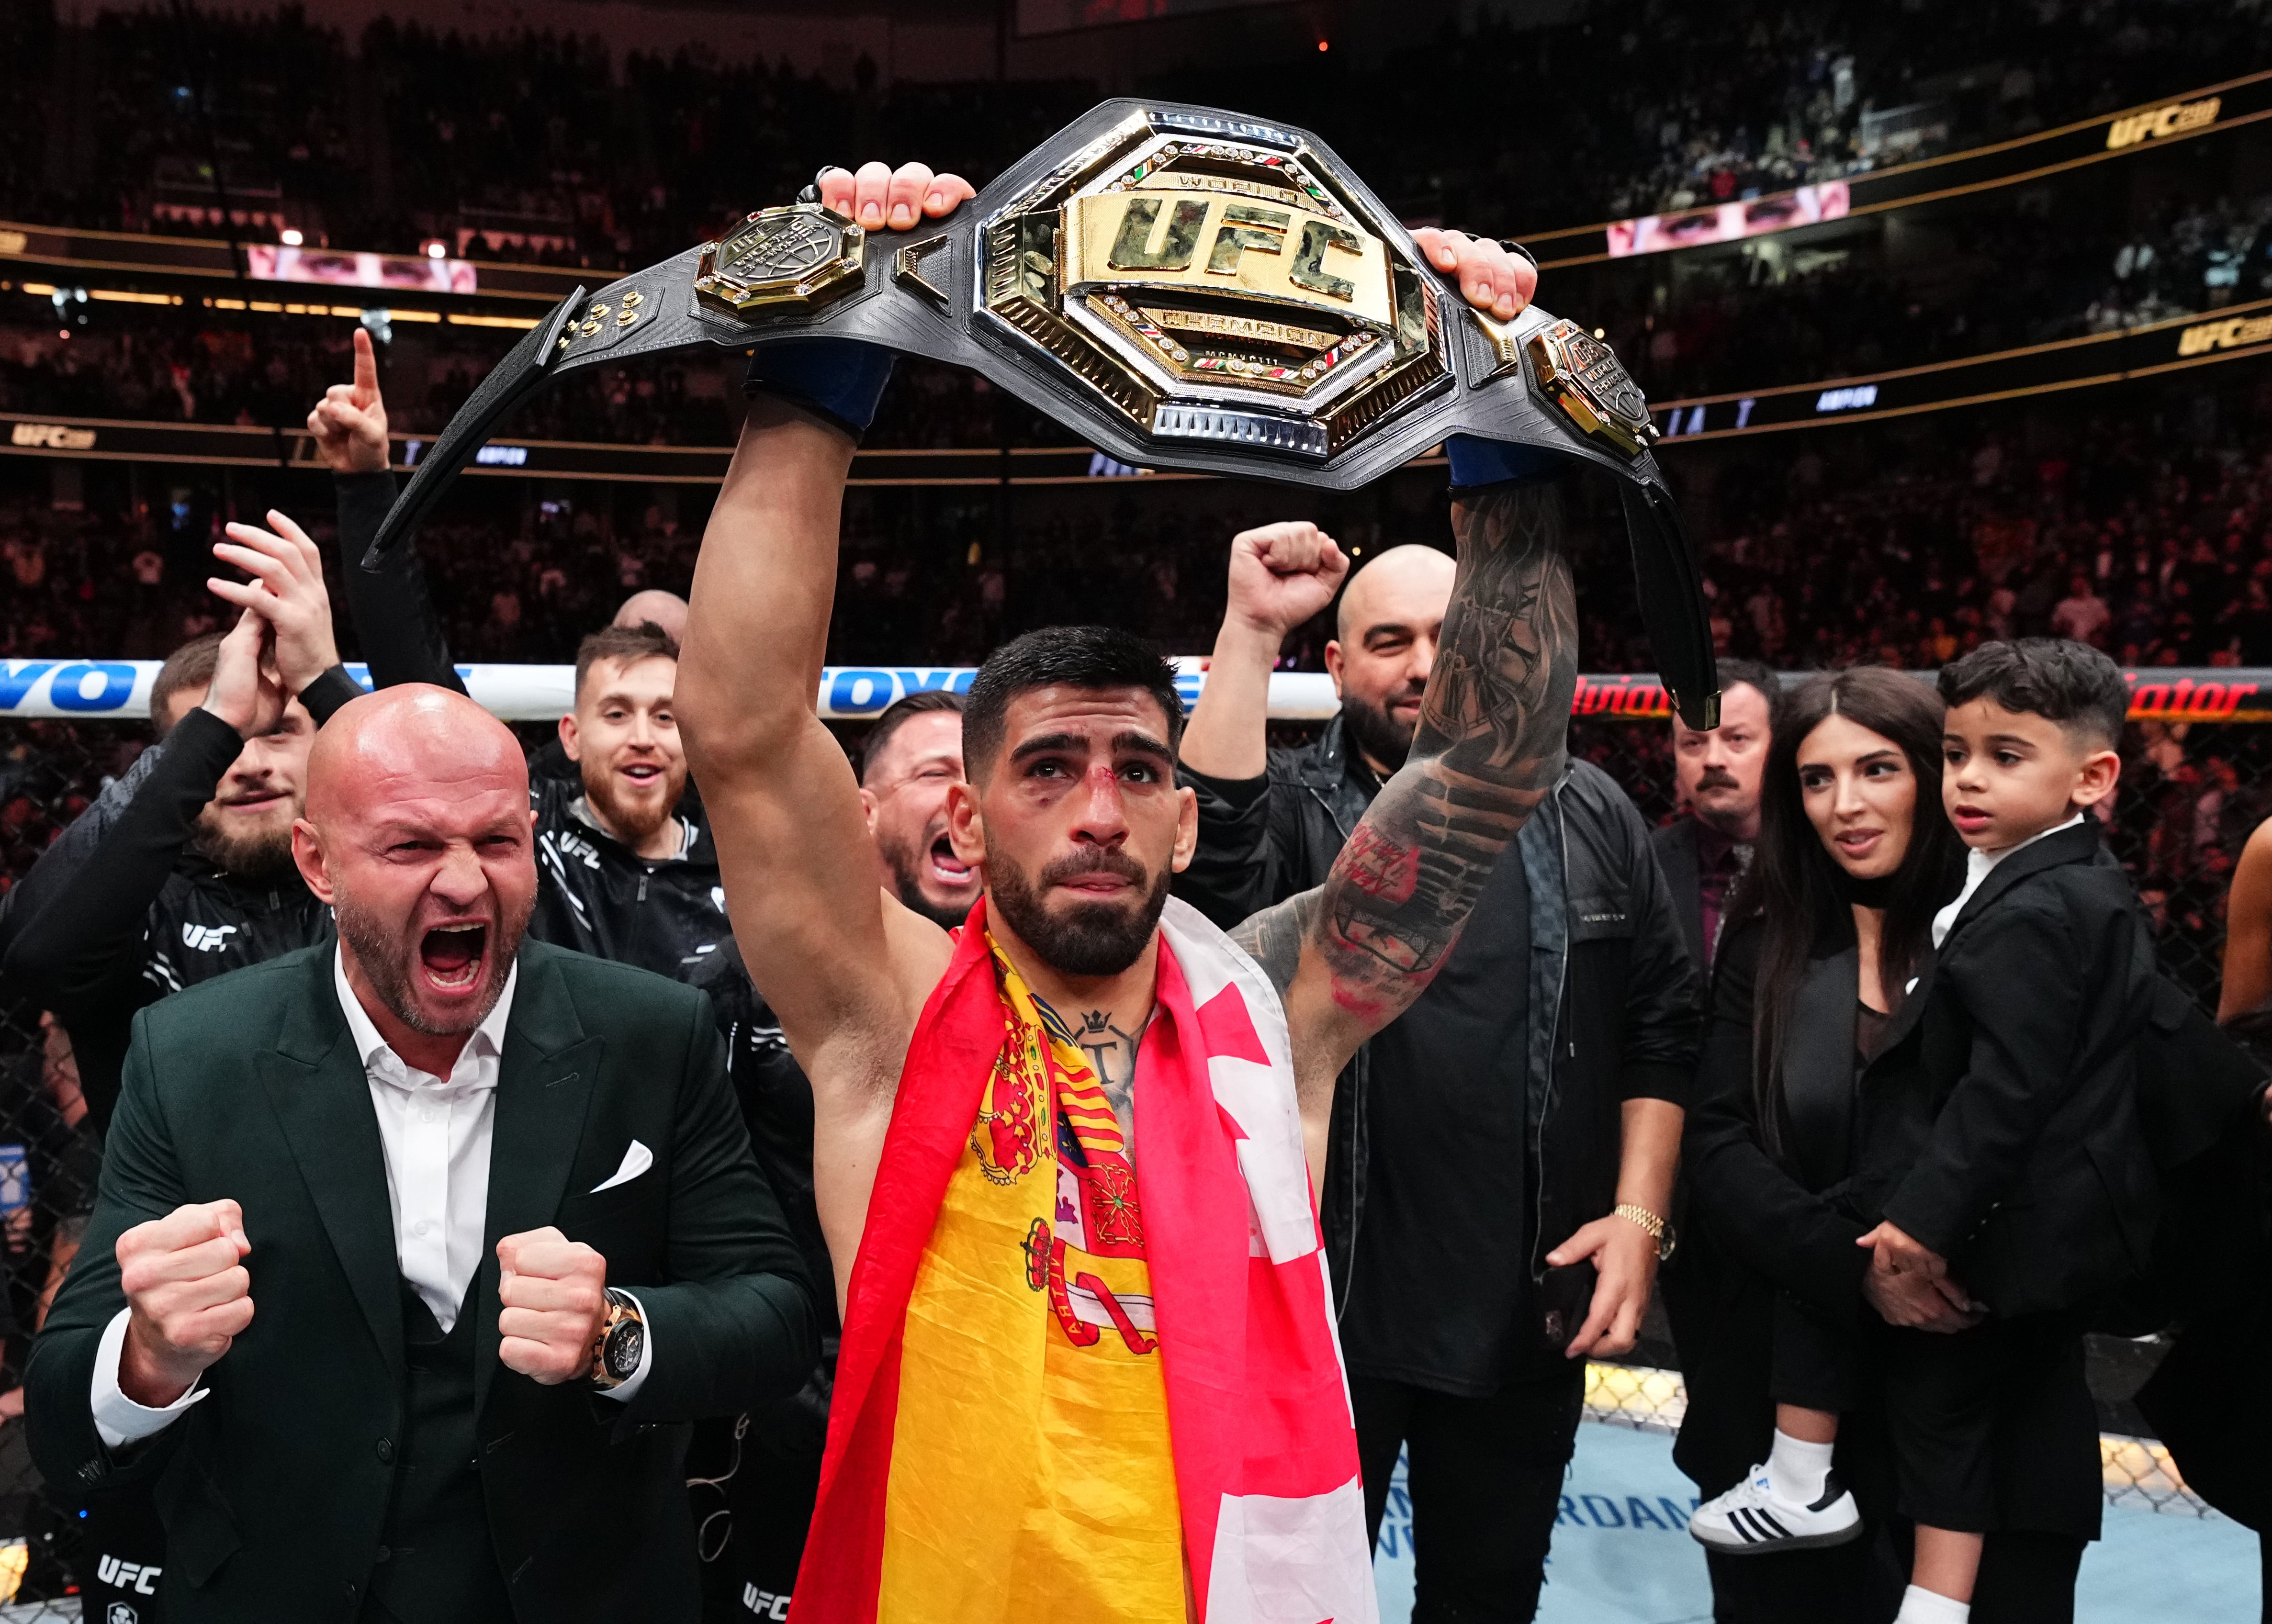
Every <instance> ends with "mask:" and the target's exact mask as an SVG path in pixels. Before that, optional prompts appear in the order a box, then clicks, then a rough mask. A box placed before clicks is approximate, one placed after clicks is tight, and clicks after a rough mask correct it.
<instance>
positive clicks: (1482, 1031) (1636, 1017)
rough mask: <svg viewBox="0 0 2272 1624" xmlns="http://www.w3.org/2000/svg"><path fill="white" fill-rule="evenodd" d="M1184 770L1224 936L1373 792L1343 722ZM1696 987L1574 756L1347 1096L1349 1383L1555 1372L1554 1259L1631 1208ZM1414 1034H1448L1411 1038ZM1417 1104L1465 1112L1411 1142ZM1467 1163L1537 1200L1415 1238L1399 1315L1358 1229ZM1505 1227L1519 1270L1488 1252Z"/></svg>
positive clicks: (1615, 803) (1587, 772) (1647, 867)
mask: <svg viewBox="0 0 2272 1624" xmlns="http://www.w3.org/2000/svg"><path fill="white" fill-rule="evenodd" d="M1183 780H1184V781H1185V783H1187V784H1189V785H1190V786H1192V788H1193V789H1194V790H1195V791H1196V792H1197V793H1198V796H1199V813H1200V849H1199V854H1198V856H1197V857H1195V858H1194V860H1193V861H1192V865H1191V867H1190V868H1187V869H1186V870H1185V872H1184V873H1183V874H1182V875H1178V876H1177V881H1176V891H1177V895H1179V896H1181V897H1183V898H1185V899H1186V900H1188V901H1190V902H1192V904H1193V905H1196V906H1198V907H1199V908H1200V910H1201V911H1202V912H1204V913H1207V915H1208V916H1209V917H1210V918H1212V919H1214V920H1215V921H1216V922H1217V923H1218V924H1222V925H1224V926H1226V927H1228V926H1230V925H1235V924H1237V922H1238V921H1239V920H1242V919H1244V918H1245V917H1247V916H1248V915H1250V914H1252V913H1254V912H1256V911H1257V910H1259V909H1261V908H1264V907H1267V906H1270V905H1274V904H1275V903H1278V902H1281V901H1283V900H1284V899H1285V898H1288V897H1290V896H1293V895H1295V894H1296V893H1297V892H1300V891H1303V890H1308V889H1310V888H1311V887H1312V886H1315V885H1319V884H1321V883H1323V882H1324V881H1325V879H1326V877H1327V874H1328V873H1329V872H1330V870H1331V868H1332V866H1333V861H1334V857H1335V856H1336V855H1338V853H1340V850H1341V846H1342V842H1343V840H1345V839H1346V838H1347V837H1348V832H1349V831H1352V830H1354V829H1355V828H1356V823H1357V821H1358V820H1359V819H1360V818H1361V817H1362V816H1364V809H1365V808H1366V807H1367V806H1368V805H1369V804H1370V803H1371V797H1372V795H1373V794H1374V793H1377V791H1378V783H1377V781H1376V780H1374V779H1373V778H1372V777H1371V773H1370V772H1369V771H1367V770H1366V769H1365V768H1364V764H1362V762H1360V761H1357V760H1356V758H1355V757H1354V756H1353V755H1352V754H1350V753H1349V750H1348V747H1347V744H1346V740H1345V735H1344V733H1343V730H1342V726H1341V724H1340V722H1339V721H1338V720H1336V721H1335V722H1334V723H1333V724H1332V725H1330V726H1328V727H1327V729H1326V731H1325V733H1324V734H1323V735H1322V736H1321V737H1320V738H1319V741H1317V743H1315V744H1313V745H1312V746H1310V747H1308V748H1307V749H1298V750H1274V751H1273V752H1272V753H1271V761H1270V766H1269V770H1268V771H1267V774H1266V776H1265V777H1264V778H1258V779H1247V780H1244V781H1239V780H1225V779H1214V778H1205V777H1202V776H1201V775H1200V774H1197V773H1193V772H1191V771H1188V770H1185V772H1184V774H1183ZM1508 910H1513V911H1514V913H1513V915H1512V916H1506V915H1507V912H1508ZM1463 957H1464V959H1465V965H1466V967H1465V968H1464V969H1463V968H1461V965H1462V960H1463ZM1507 977H1519V978H1520V980H1519V981H1516V982H1514V983H1513V984H1512V985H1510V984H1508V983H1507V982H1506V980H1505V979H1504V978H1507ZM1694 978H1695V972H1694V971H1693V969H1692V968H1691V966H1690V965H1689V960H1688V950H1687V945H1686V942H1685V937H1684V935H1683V932H1682V930H1681V927H1680V922H1679V920H1678V918H1677V917H1676V915H1675V912H1674V909H1673V905H1672V899H1671V895H1670V891H1669V890H1667V888H1666V886H1665V883H1664V878H1663V874H1662V872H1661V871H1660V870H1659V868H1658V867H1657V862H1656V859H1655V853H1653V851H1652V850H1651V848H1650V845H1649V838H1648V829H1647V827H1646V826H1645V825H1644V824H1643V823H1642V821H1641V817H1640V813H1639V812H1638V811H1637V810H1636V809H1635V808H1634V807H1633V802H1632V801H1630V800H1628V799H1627V798H1626V794H1625V793H1624V792H1623V791H1622V790H1620V789H1619V788H1618V786H1617V784H1616V783H1615V782H1614V781H1613V780H1612V779H1611V778H1610V777H1609V776H1608V775H1607V774H1606V773H1603V771H1601V770H1600V769H1598V768H1596V767H1594V766H1592V765H1590V764H1587V763H1583V762H1579V763H1573V764H1572V765H1571V767H1570V769H1569V770H1568V771H1566V773H1565V774H1564V775H1563V778H1562V779H1561V781H1560V782H1559V783H1558V785H1557V786H1555V789H1554V791H1553V793H1551V794H1550V795H1549V796H1548V797H1547V798H1546V800H1545V801H1543V802H1542V803H1541V804H1540V807H1539V808H1538V811H1537V812H1536V814H1534V815H1533V816H1532V817H1531V818H1530V820H1529V822H1528V823H1526V824H1525V825H1524V827H1523V831H1522V833H1521V836H1520V837H1518V838H1517V840H1516V842H1515V845H1514V846H1513V848H1511V849H1510V850H1509V851H1508V853H1506V857H1505V858H1504V859H1502V860H1501V862H1500V864H1499V867H1498V870H1496V871H1495V872H1494V874H1493V875H1492V877H1491V881H1490V882H1489V883H1488V885H1487V888H1486V890H1485V893H1484V898H1483V899H1482V900H1481V901H1480V902H1479V903H1478V905H1477V911H1476V917H1475V918H1474V919H1472V920H1470V922H1469V927H1468V929H1467V931H1466V933H1464V934H1463V935H1462V937H1461V949H1460V952H1459V953H1457V954H1454V957H1453V961H1452V963H1451V964H1450V965H1447V966H1446V971H1445V973H1444V974H1443V975H1442V976H1439V978H1438V980H1437V983H1436V984H1435V985H1433V986H1431V988H1430V989H1429V991H1428V992H1427V993H1424V994H1423V995H1422V996H1421V999H1420V1001H1419V1002H1417V1003H1416V1004H1415V1005H1414V1006H1413V1008H1412V1009H1410V1010H1409V1011H1408V1012H1407V1013H1406V1014H1405V1015H1404V1016H1403V1017H1401V1020H1400V1021H1399V1023H1398V1024H1397V1025H1396V1026H1393V1027H1391V1028H1390V1029H1389V1031H1388V1032H1385V1033H1384V1034H1382V1036H1381V1037H1380V1038H1378V1039H1374V1041H1373V1042H1372V1043H1371V1044H1370V1045H1368V1046H1367V1047H1366V1048H1365V1049H1364V1050H1362V1051H1360V1052H1359V1054H1358V1055H1357V1057H1356V1059H1355V1060H1354V1061H1352V1062H1350V1064H1349V1068H1348V1069H1347V1070H1345V1071H1344V1072H1343V1073H1342V1078H1341V1084H1340V1086H1339V1087H1338V1089H1337V1090H1336V1091H1335V1093H1334V1124H1333V1133H1332V1141H1331V1148H1330V1149H1329V1151H1328V1153H1327V1171H1326V1196H1325V1212H1324V1214H1323V1221H1324V1225H1325V1231H1326V1240H1327V1250H1328V1254H1329V1256H1330V1257H1331V1260H1332V1263H1333V1265H1334V1285H1335V1289H1336V1292H1337V1293H1338V1294H1339V1296H1340V1297H1341V1300H1342V1312H1343V1315H1344V1317H1343V1321H1342V1325H1343V1332H1344V1337H1345V1340H1346V1341H1347V1343H1348V1345H1349V1364H1350V1368H1351V1369H1352V1371H1356V1372H1358V1373H1359V1374H1370V1375H1375V1376H1379V1377H1383V1378H1386V1379H1390V1380H1401V1381H1408V1382H1414V1383H1415V1384H1416V1385H1423V1386H1427V1387H1431V1388H1434V1389H1440V1390H1445V1391H1451V1392H1457V1393H1468V1394H1477V1393H1487V1392H1489V1391H1491V1390H1493V1389H1495V1388H1496V1387H1497V1385H1498V1383H1499V1382H1504V1381H1506V1380H1511V1379H1518V1378H1520V1377H1521V1376H1524V1375H1528V1374H1536V1373H1537V1371H1538V1370H1539V1369H1540V1368H1542V1367H1546V1366H1548V1365H1551V1364H1558V1358H1559V1356H1558V1354H1554V1353H1551V1352H1546V1351H1544V1342H1543V1338H1542V1337H1539V1336H1536V1335H1533V1334H1531V1332H1532V1330H1533V1329H1534V1328H1533V1327H1532V1326H1531V1324H1530V1319H1531V1317H1532V1310H1533V1308H1534V1307H1536V1295H1535V1292H1534V1290H1533V1287H1534V1285H1535V1283H1536V1281H1537V1279H1538V1278H1539V1277H1540V1275H1541V1274H1542V1273H1543V1269H1544V1263H1543V1254H1544V1253H1545V1252H1547V1251H1549V1250H1551V1249H1552V1248H1554V1247H1555V1246H1558V1245H1559V1244H1560V1243H1561V1242H1562V1241H1563V1240H1566V1239H1567V1238H1568V1237H1569V1235H1570V1234H1571V1233H1573V1232H1574V1231H1576V1230H1577V1229H1579V1228H1580V1227H1581V1226H1582V1225H1585V1224H1587V1223H1589V1222H1591V1221H1592V1220H1594V1219H1596V1218H1602V1217H1603V1216H1605V1215H1606V1214H1607V1213H1608V1212H1609V1211H1610V1210H1611V1207H1613V1206H1614V1205H1615V1204H1616V1201H1617V1179H1618V1161H1619V1158H1620V1154H1621V1151H1622V1147H1623V1131H1622V1129H1623V1124H1622V1120H1621V1107H1622V1106H1623V1104H1624V1102H1625V1101H1626V1100H1627V1099H1668V1100H1671V1101H1673V1102H1675V1103H1682V1102H1685V1099H1686V1096H1687V1089H1688V1081H1689V1076H1690V1072H1691V1069H1692V1068H1693V1063H1694V1059H1695V1052H1696V1043H1697V1030H1698V1026H1699V1004H1700V1000H1699V999H1698V997H1697V995H1696V993H1695V990H1694ZM1495 987H1503V988H1504V991H1503V992H1494V990H1493V989H1494V988H1495ZM1494 1009H1497V1010H1498V1016H1497V1017H1494V1016H1493V1013H1492V1011H1493V1010H1494ZM1414 1023H1422V1024H1427V1025H1429V1026H1431V1027H1437V1028H1439V1029H1440V1030H1439V1031H1436V1032H1431V1033H1429V1034H1426V1041H1425V1042H1424V1043H1404V1042H1401V1041H1400V1032H1399V1029H1400V1028H1403V1027H1407V1026H1409V1025H1410V1024H1414ZM1448 1050H1458V1051H1460V1052H1461V1054H1464V1055H1466V1056H1467V1058H1466V1059H1464V1060H1463V1061H1462V1062H1460V1063H1459V1065H1458V1068H1457V1069H1458V1070H1459V1071H1460V1072H1461V1076H1457V1077H1453V1078H1447V1077H1446V1076H1401V1075H1400V1076H1391V1075H1389V1074H1388V1073H1387V1072H1386V1071H1385V1070H1384V1069H1383V1065H1384V1057H1386V1056H1389V1055H1396V1054H1407V1053H1409V1054H1419V1053H1422V1052H1424V1051H1432V1052H1439V1053H1442V1052H1447V1051H1448ZM1447 1085H1451V1088H1452V1091H1456V1093H1457V1094H1458V1095H1459V1098H1457V1099H1454V1098H1453V1097H1452V1091H1447ZM1494 1100H1496V1101H1498V1102H1500V1103H1499V1105H1498V1107H1497V1108H1493V1106H1491V1102H1492V1101H1494ZM1416 1101H1417V1102H1428V1103H1426V1104H1424V1105H1422V1106H1420V1107H1419V1108H1420V1109H1422V1110H1430V1109H1431V1106H1432V1112H1431V1114H1435V1115H1439V1116H1446V1113H1448V1114H1449V1115H1448V1116H1446V1120H1445V1121H1442V1122H1439V1123H1438V1124H1437V1127H1438V1128H1439V1129H1441V1130H1442V1131H1441V1132H1439V1133H1435V1134H1433V1135H1431V1134H1430V1133H1428V1132H1427V1131H1426V1130H1425V1129H1421V1131H1418V1132H1414V1131H1410V1130H1412V1129H1414V1128H1415V1127H1416V1126H1417V1125H1416V1124H1415V1123H1413V1122H1412V1121H1411V1118H1412V1117H1413V1116H1414V1115H1415V1114H1416V1112H1415V1110H1414V1108H1413V1105H1412V1102H1416ZM1400 1107H1401V1108H1400ZM1388 1112H1397V1113H1398V1120H1397V1121H1395V1122H1394V1123H1393V1124H1390V1123H1386V1121H1384V1120H1383V1118H1382V1114H1384V1113H1388ZM1377 1124H1378V1125H1379V1132H1377V1131H1376V1126H1377ZM1376 1137H1388V1138H1394V1140H1396V1141H1397V1142H1398V1143H1399V1144H1411V1145H1414V1146H1424V1145H1425V1144H1428V1143H1429V1141H1430V1139H1431V1138H1432V1139H1433V1140H1434V1141H1435V1142H1436V1144H1437V1147H1438V1148H1437V1149H1436V1150H1435V1151H1423V1152H1421V1153H1422V1154H1423V1155H1424V1157H1425V1158H1426V1165H1424V1166H1412V1167H1406V1166H1386V1165H1382V1164H1381V1162H1380V1160H1379V1157H1378V1153H1377V1151H1376V1150H1375V1148H1374V1146H1373V1144H1372V1141H1373V1140H1374V1139H1375V1138H1376ZM1487 1140H1488V1141H1489V1142H1490V1143H1489V1144H1486V1143H1485V1142H1486V1141H1487ZM1491 1145H1498V1146H1499V1147H1500V1148H1499V1149H1492V1148H1491ZM1507 1147H1512V1148H1511V1149H1508V1148H1507ZM1454 1158H1458V1159H1459V1160H1460V1161H1462V1162H1466V1161H1476V1160H1482V1161H1487V1162H1493V1163H1497V1164H1498V1166H1497V1169H1496V1177H1495V1179H1494V1180H1492V1181H1491V1182H1495V1183H1496V1185H1497V1187H1498V1188H1500V1189H1501V1190H1502V1191H1503V1192H1505V1193H1506V1194H1508V1195H1512V1196H1514V1197H1515V1198H1516V1199H1518V1200H1519V1201H1520V1202H1521V1209H1522V1210H1521V1211H1519V1212H1510V1213H1498V1214H1496V1215H1492V1214H1480V1215H1478V1216H1477V1217H1476V1218H1475V1219H1474V1221H1473V1222H1474V1225H1479V1226H1480V1227H1479V1228H1471V1229H1470V1231H1469V1233H1468V1235H1467V1236H1466V1237H1465V1238H1464V1239H1462V1238H1461V1237H1459V1236H1436V1237H1429V1236H1424V1235H1419V1236H1414V1237H1412V1239H1413V1240H1414V1243H1415V1244H1414V1246H1413V1248H1411V1250H1410V1252H1409V1254H1408V1255H1407V1256H1406V1258H1405V1262H1404V1263H1403V1265H1402V1266H1401V1270H1400V1278H1401V1279H1403V1280H1404V1281H1405V1283H1406V1284H1408V1285H1409V1284H1410V1283H1411V1282H1415V1281H1416V1282H1418V1285H1419V1289H1418V1290H1417V1291H1416V1292H1414V1291H1411V1290H1405V1289H1403V1288H1402V1287H1401V1286H1400V1288H1399V1291H1398V1292H1397V1293H1396V1294H1397V1297H1398V1305H1399V1307H1398V1311H1397V1312H1395V1313H1388V1314H1385V1315H1384V1314H1374V1313H1372V1312H1371V1311H1370V1310H1369V1309H1367V1308H1366V1307H1365V1305H1364V1302H1363V1300H1362V1296H1361V1293H1362V1292H1363V1290H1364V1285H1363V1282H1360V1281H1355V1280H1353V1278H1352V1277H1353V1274H1354V1273H1355V1272H1356V1268H1357V1263H1358V1260H1359V1259H1360V1257H1362V1256H1363V1255H1365V1254H1366V1253H1367V1252H1369V1251H1370V1249H1371V1248H1364V1247H1361V1245H1360V1239H1359V1237H1360V1232H1361V1229H1362V1227H1363V1225H1364V1224H1365V1223H1366V1222H1367V1212H1368V1195H1369V1193H1370V1192H1369V1187H1371V1186H1373V1185H1376V1184H1381V1183H1383V1182H1384V1181H1386V1183H1387V1184H1388V1185H1391V1186H1393V1185H1394V1184H1396V1183H1399V1182H1402V1183H1406V1184H1411V1185H1415V1186H1416V1185H1417V1184H1418V1183H1420V1182H1421V1181H1430V1180H1443V1179H1447V1178H1455V1177H1457V1176H1459V1175H1461V1174H1462V1173H1465V1172H1467V1171H1469V1169H1467V1168H1464V1167H1461V1166H1455V1165H1454ZM1484 1171H1486V1172H1489V1171H1491V1169H1488V1168H1487V1169H1484ZM1480 1188H1481V1186H1480V1184H1479V1185H1478V1189H1479V1191H1480ZM1492 1234H1497V1235H1498V1236H1499V1237H1500V1239H1499V1240H1498V1241H1497V1242H1495V1243H1494V1244H1495V1245H1496V1246H1497V1248H1498V1251H1500V1252H1504V1253H1506V1254H1507V1255H1506V1257H1505V1258H1504V1259H1503V1260H1502V1259H1500V1258H1498V1257H1497V1256H1493V1257H1488V1258H1487V1257H1484V1256H1482V1255H1478V1254H1477V1251H1476V1247H1477V1245H1479V1244H1480V1241H1479V1239H1478V1238H1479V1237H1487V1236H1489V1235H1492ZM1431 1240H1433V1241H1434V1242H1435V1243H1436V1244H1434V1245H1433V1246H1431V1245H1430V1242H1431ZM1423 1248H1427V1250H1425V1251H1424V1250H1423ZM1500 1261H1504V1262H1506V1263H1508V1264H1509V1265H1511V1266H1509V1267H1507V1268H1506V1269H1505V1270H1500V1269H1498V1268H1495V1267H1493V1264H1494V1263H1498V1262H1500ZM1372 1272H1374V1273H1376V1274H1378V1273H1379V1271H1378V1270H1374V1271H1372ZM1422 1277H1424V1279H1423V1278H1422ZM1431 1302H1432V1303H1433V1304H1434V1305H1435V1306H1434V1307H1433V1308H1432V1309H1426V1307H1425V1305H1426V1304H1427V1303H1431ZM1424 1310H1425V1311H1424ZM1392 1322H1394V1323H1392ZM1369 1325H1370V1326H1372V1327H1374V1328H1375V1329H1377V1330H1379V1333H1380V1334H1379V1337H1374V1336H1372V1335H1371V1331H1369V1330H1368V1329H1367V1327H1368V1326H1369ZM1374 1341H1378V1342H1379V1343H1380V1344H1381V1345H1380V1346H1379V1347H1378V1348H1372V1347H1368V1346H1367V1344H1368V1343H1371V1342H1374Z"/></svg>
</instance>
